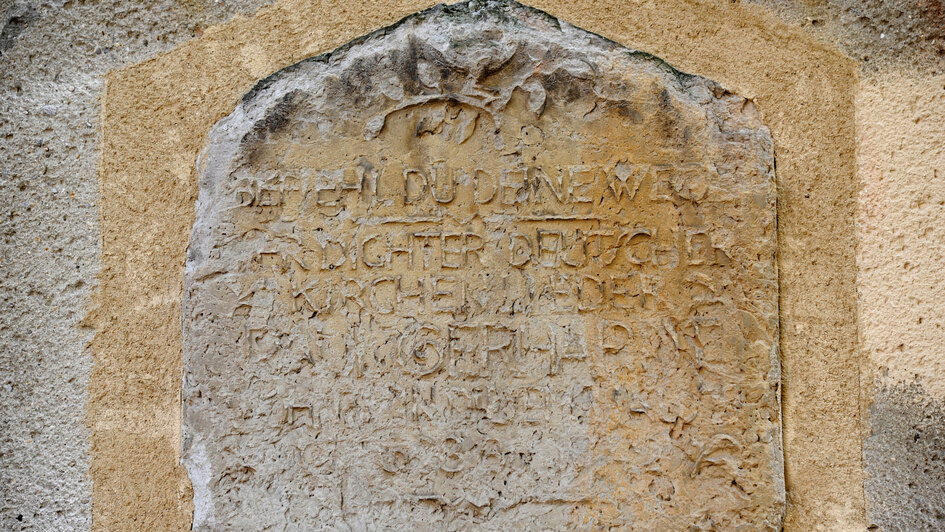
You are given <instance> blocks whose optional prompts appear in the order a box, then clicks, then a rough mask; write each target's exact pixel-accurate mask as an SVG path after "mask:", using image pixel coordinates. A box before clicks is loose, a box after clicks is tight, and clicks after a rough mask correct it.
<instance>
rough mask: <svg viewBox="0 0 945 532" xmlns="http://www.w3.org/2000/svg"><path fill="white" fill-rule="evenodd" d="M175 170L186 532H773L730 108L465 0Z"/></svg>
mask: <svg viewBox="0 0 945 532" xmlns="http://www.w3.org/2000/svg"><path fill="white" fill-rule="evenodd" d="M200 167H201V177H200V195H199V198H198V201H197V207H196V211H197V218H196V221H195V224H194V229H193V233H192V240H191V249H190V252H189V259H188V263H187V276H186V284H185V300H184V306H183V313H184V322H183V323H184V367H185V373H184V389H183V393H184V416H183V424H184V432H183V438H184V447H183V449H184V462H185V464H186V465H187V467H188V468H189V471H190V473H191V479H192V481H193V482H194V494H195V500H194V502H195V507H196V514H195V523H194V524H195V527H196V528H197V529H207V530H212V529H231V528H257V527H272V526H276V527H279V526H290V527H291V526H294V525H297V524H300V523H307V522H312V521H313V520H315V521H318V522H322V523H327V524H332V525H338V526H343V525H344V524H347V525H348V526H351V527H354V528H364V527H367V528H371V527H374V526H378V525H380V524H381V523H383V524H384V525H385V526H394V527H397V528H409V527H412V526H423V525H424V524H425V523H427V524H428V523H432V522H438V523H446V524H445V525H444V526H446V527H447V528H448V529H461V528H466V527H470V526H472V527H477V528H485V529H507V528H510V527H512V528H519V527H526V528H528V527H533V526H537V527H541V528H550V529H561V528H569V529H596V528H599V527H607V526H610V527H618V528H636V529H653V528H678V527H683V526H689V525H692V524H693V523H695V524H697V525H698V526H703V527H710V528H711V527H722V528H737V527H740V526H749V525H750V526H752V527H756V528H762V529H772V530H773V529H777V528H778V527H779V526H780V523H781V519H782V512H783V502H784V494H783V473H782V463H781V444H780V429H779V417H780V409H779V404H778V391H779V380H780V366H779V363H778V358H777V344H776V338H777V323H778V320H777V316H778V312H777V270H776V267H775V249H776V243H775V229H776V228H775V193H776V190H775V184H774V159H773V143H772V140H771V137H770V133H769V132H768V130H767V128H765V127H764V126H763V125H762V124H761V122H760V120H759V118H758V116H757V113H755V112H753V107H752V105H751V104H750V103H749V102H747V101H746V100H744V99H742V98H740V97H737V96H735V95H733V94H731V93H729V92H728V91H726V90H724V89H723V88H721V87H720V86H719V85H717V84H715V83H713V82H711V81H708V80H706V79H704V78H701V77H698V76H689V75H685V74H681V73H679V72H676V71H673V70H672V69H669V68H666V66H665V65H664V64H662V63H659V62H656V61H653V60H651V59H648V58H644V57H639V56H638V55H634V54H632V53H630V51H629V50H626V49H625V48H623V47H620V46H619V45H616V44H614V43H612V42H610V41H607V40H605V39H602V38H600V37H597V36H595V35H592V34H589V33H587V32H584V31H582V30H578V29H576V28H573V27H572V26H570V25H568V24H565V23H561V22H558V21H557V20H555V19H553V18H551V17H549V16H548V15H546V14H544V13H541V12H538V11H535V10H532V9H530V8H525V7H524V6H521V5H520V4H516V3H514V2H469V3H463V4H458V5H454V6H451V7H449V8H445V7H438V8H434V9H432V10H429V11H426V12H423V13H420V14H417V15H414V16H411V17H409V18H407V19H405V20H404V21H402V22H400V23H398V24H397V25H395V26H393V27H390V28H386V29H384V30H381V31H379V32H378V33H375V34H373V35H370V36H367V37H365V38H362V39H359V40H358V41H356V42H355V43H354V44H351V45H349V46H345V47H343V48H342V49H341V50H340V51H337V52H333V53H331V54H327V55H322V56H319V57H316V58H314V59H312V60H309V61H306V62H303V63H300V64H298V65H295V66H294V67H292V68H291V69H290V70H288V71H286V72H283V73H280V74H277V75H275V76H271V77H270V78H267V80H265V82H264V83H263V84H262V85H260V86H257V88H256V89H254V91H253V93H252V95H251V96H250V97H248V98H244V99H243V101H242V103H241V104H240V105H239V107H237V109H236V111H234V113H233V114H231V115H230V116H229V117H227V118H226V119H224V120H222V121H221V122H220V123H218V124H217V125H216V126H215V127H214V128H213V130H212V131H211V134H210V141H209V147H208V148H207V150H206V151H205V152H204V154H203V155H202V156H201V160H200ZM273 485H279V486H282V487H283V489H281V490H279V491H278V492H273V491H271V490H269V489H267V486H273Z"/></svg>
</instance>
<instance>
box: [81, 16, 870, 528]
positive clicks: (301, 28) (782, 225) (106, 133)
mask: <svg viewBox="0 0 945 532" xmlns="http://www.w3.org/2000/svg"><path fill="white" fill-rule="evenodd" d="M529 3H530V4H531V5H533V6H534V7H537V8H539V9H543V10H545V11H548V12H549V13H551V14H552V15H555V16H557V17H559V18H560V19H562V20H566V21H568V22H570V23H572V24H575V25H577V26H580V27H582V28H585V29H587V30H590V31H593V32H596V33H599V34H601V35H604V36H606V37H608V38H611V39H613V40H615V41H617V42H620V43H622V44H624V45H626V46H629V47H631V48H636V49H640V50H643V51H646V52H650V53H653V54H655V55H657V56H659V57H661V58H663V59H665V60H666V61H667V62H669V63H670V64H672V65H673V66H675V67H677V68H679V69H680V70H683V71H687V72H691V73H695V74H701V75H703V76H706V77H709V78H712V79H714V80H716V81H718V82H720V83H722V84H723V85H725V86H726V87H728V88H730V89H732V90H733V91H735V92H737V93H739V94H741V95H742V96H746V97H748V98H751V99H753V100H754V102H755V104H756V105H757V107H758V108H759V110H760V111H761V112H762V114H763V116H764V120H765V122H766V123H767V124H768V125H769V126H770V127H771V130H772V134H773V136H774V139H775V145H776V153H777V160H778V168H777V173H778V186H779V192H778V201H779V210H778V215H779V230H778V238H779V267H780V282H781V296H780V302H781V311H780V312H781V353H782V368H783V372H784V373H783V393H782V397H783V423H784V448H785V468H786V477H787V478H786V480H787V487H788V492H789V498H788V509H787V516H786V521H785V527H786V528H788V529H802V530H808V529H820V528H822V529H831V530H835V529H854V528H859V529H862V528H863V523H864V522H863V519H864V517H863V489H862V471H863V468H862V464H861V451H860V442H861V437H862V430H863V422H862V412H861V408H860V402H859V397H860V391H861V388H860V383H859V379H860V370H859V360H860V358H859V357H860V354H859V351H858V347H857V330H856V324H857V321H856V319H857V316H856V293H855V286H854V282H855V275H856V269H855V242H856V233H855V225H854V220H855V215H856V212H857V209H856V203H855V201H856V197H857V196H856V193H857V181H856V155H855V135H854V91H855V85H856V76H855V69H854V65H853V64H852V62H851V61H849V60H847V59H845V58H843V57H842V56H840V55H839V54H837V53H835V52H834V51H832V50H829V49H827V48H825V47H823V46H822V45H820V44H817V43H815V42H814V41H813V40H812V39H811V38H810V37H808V36H806V35H804V34H803V33H801V32H800V31H799V30H796V29H792V28H788V27H786V26H784V25H783V24H782V23H780V22H778V21H776V20H775V19H773V18H772V17H770V16H768V15H767V14H766V13H764V12H762V11H760V10H759V8H755V7H751V6H745V5H742V4H729V3H715V2H708V1H707V2H700V1H695V0H688V1H687V0H663V1H660V2H646V1H642V0H641V1H640V2H639V3H636V2H624V1H607V2H600V1H597V2H595V1H592V0H539V1H535V2H529ZM430 5H432V2H430V1H428V0H424V1H404V2H400V1H380V2H375V3H371V4H364V3H356V4H351V3H346V2H344V1H340V0H325V1H321V2H319V1H315V0H283V1H281V2H279V3H277V4H275V5H274V6H271V7H268V8H264V9H262V10H261V11H260V12H259V13H257V14H256V15H255V16H254V17H252V18H249V19H242V18H241V19H236V20H234V21H232V22H230V23H227V24H225V25H222V26H219V27H216V28H211V29H208V30H207V31H206V32H205V33H204V35H203V36H202V37H201V38H200V39H196V40H194V41H191V42H188V43H186V44H184V45H182V46H180V47H178V48H177V49H175V50H173V51H171V52H168V53H166V54H163V55H161V56H158V57H156V58H154V59H152V60H150V61H147V62H144V63H141V64H138V65H134V66H131V67H128V68H125V69H122V70H118V71H115V72H112V73H110V74H109V75H108V76H107V80H106V88H105V93H104V96H103V105H102V108H103V121H102V124H103V125H102V127H103V132H102V156H101V163H100V169H99V180H100V193H101V199H100V212H101V231H102V272H101V276H100V288H99V291H98V293H97V294H96V296H95V307H94V309H93V311H92V312H91V314H90V318H91V322H92V323H93V324H94V326H95V329H96V336H95V339H94V341H93V343H92V353H93V357H94V369H93V373H92V379H91V384H90V390H89V396H90V401H89V407H88V423H89V426H90V428H91V432H92V465H91V476H92V480H93V507H92V512H93V527H94V528H95V529H96V530H162V529H171V530H186V529H189V528H190V518H191V512H192V503H191V494H190V488H189V482H188V480H187V477H186V474H185V473H184V471H183V469H182V468H181V467H180V465H179V450H180V384H181V308H180V304H181V295H182V280H183V265H184V259H185V253H186V249H187V242H188V237H189V233H190V229H191V226H192V224H193V217H194V212H193V209H194V200H195V198H196V193H197V185H196V173H195V170H194V161H195V159H196V156H197V153H198V152H199V150H200V149H201V147H202V144H203V142H204V140H205V137H206V134H207V132H208V131H209V129H210V127H211V126H212V125H213V124H214V123H215V122H216V121H217V120H219V119H220V118H222V117H223V116H225V115H226V114H228V113H229V112H230V111H231V110H232V109H233V108H234V107H235V105H236V102H237V101H238V100H239V98H240V97H241V96H242V95H243V94H244V93H245V92H247V91H248V90H249V89H250V88H251V87H252V86H253V84H254V83H255V82H256V80H258V79H260V78H263V77H265V76H267V75H269V74H270V73H272V72H275V71H276V70H278V69H280V68H283V67H285V66H288V65H290V64H292V63H294V62H297V61H299V60H301V59H303V58H305V57H308V56H311V55H315V54H317V53H320V52H324V51H326V50H330V49H332V48H335V47H337V46H338V45H341V44H343V43H345V42H347V41H348V40H350V39H352V38H355V37H357V36H359V35H363V34H365V33H368V32H370V31H373V30H375V29H377V28H379V27H383V26H385V25H388V24H391V23H393V22H395V21H396V20H398V19H399V18H401V17H403V16H406V15H408V14H409V13H412V12H414V11H418V10H420V9H423V8H426V7H429V6H430Z"/></svg>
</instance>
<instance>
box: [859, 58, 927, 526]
mask: <svg viewBox="0 0 945 532" xmlns="http://www.w3.org/2000/svg"><path fill="white" fill-rule="evenodd" d="M857 108H858V110H859V111H858V113H857V125H858V128H857V129H858V131H857V141H858V144H859V175H860V180H861V183H862V189H861V190H860V213H859V227H860V249H859V253H858V260H857V262H858V267H859V279H858V282H857V284H858V290H859V296H860V324H861V338H862V342H863V348H864V351H865V353H866V355H867V357H868V364H867V366H866V368H867V372H868V373H866V375H868V376H870V377H871V379H872V383H871V385H870V390H871V391H872V390H875V392H874V395H872V397H871V403H872V406H871V408H870V412H871V417H870V421H869V426H870V436H869V438H868V439H867V440H866V442H865V446H864V459H865V461H866V468H867V471H868V474H869V476H870V477H869V479H868V480H867V482H866V495H867V497H868V502H869V505H868V507H869V518H870V521H871V522H872V523H876V524H878V525H879V526H881V527H882V528H884V529H889V530H936V529H941V528H942V527H943V526H945V503H943V498H942V493H945V472H943V468H942V465H941V464H942V461H943V457H945V454H943V453H945V445H943V440H942V434H943V433H945V417H943V415H942V409H941V404H942V401H943V400H945V311H943V308H942V301H941V298H940V297H939V295H940V294H941V293H942V291H943V289H945V269H943V268H942V261H943V259H945V245H943V244H942V242H943V241H945V231H943V229H942V227H943V223H942V222H943V220H945V148H943V142H942V141H943V139H945V76H943V75H931V74H927V73H926V74H920V75H917V74H916V73H915V72H912V71H902V70H900V69H892V68H890V69H889V70H888V71H886V72H885V73H883V74H882V75H879V74H876V75H871V76H868V77H866V78H865V79H864V80H863V81H862V82H861V84H860V87H859V90H858V93H857ZM913 437H914V438H915V439H914V440H913V439H911V438H913Z"/></svg>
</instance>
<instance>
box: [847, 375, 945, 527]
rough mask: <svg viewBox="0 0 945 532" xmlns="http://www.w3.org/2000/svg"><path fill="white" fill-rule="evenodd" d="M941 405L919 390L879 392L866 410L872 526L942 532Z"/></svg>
mask: <svg viewBox="0 0 945 532" xmlns="http://www.w3.org/2000/svg"><path fill="white" fill-rule="evenodd" d="M943 418H945V401H942V400H941V399H931V398H930V397H929V396H928V395H927V394H926V393H925V392H924V391H923V390H922V388H921V387H920V386H918V385H912V386H905V385H894V386H887V387H883V388H882V389H881V390H879V391H878V392H877V393H876V394H875V395H874V397H873V405H872V406H871V407H870V425H871V434H870V436H869V438H868V439H867V440H866V443H865V445H864V448H863V455H864V459H865V461H866V465H867V471H868V473H869V478H868V479H867V480H866V496H867V500H868V502H869V517H870V524H871V525H872V526H875V527H878V528H879V529H880V530H928V531H934V530H941V529H942V525H943V524H945V490H943V489H942V487H943V486H945V423H942V419H943Z"/></svg>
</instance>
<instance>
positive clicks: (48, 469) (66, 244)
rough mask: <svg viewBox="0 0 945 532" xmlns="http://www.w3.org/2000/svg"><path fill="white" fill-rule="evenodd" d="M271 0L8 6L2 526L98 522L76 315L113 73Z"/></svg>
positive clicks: (1, 17) (2, 70)
mask: <svg viewBox="0 0 945 532" xmlns="http://www.w3.org/2000/svg"><path fill="white" fill-rule="evenodd" d="M262 3H263V2H253V1H238V2H227V3H226V5H225V6H224V5H222V4H220V3H216V2H212V1H206V2H203V1H198V2H187V3H180V2H174V1H156V2H147V3H142V2H122V1H107V2H94V3H92V2H74V1H68V2H63V1H48V2H47V1H42V2H41V1H24V2H19V1H18V2H11V1H7V0H3V1H0V294H2V310H0V529H3V530H18V529H21V528H22V529H30V530H83V529H87V528H88V527H89V526H90V523H91V479H90V478H89V476H88V451H89V439H88V430H87V429H86V425H85V420H86V415H85V414H86V404H87V400H86V397H87V387H88V382H89V372H90V369H91V366H92V359H91V355H90V353H89V352H88V351H87V350H86V344H87V342H88V341H89V340H90V339H91V329H90V328H88V327H87V326H85V325H84V324H83V323H82V322H81V320H82V318H83V316H84V315H85V312H86V308H87V307H88V305H89V296H90V291H91V289H92V287H93V286H94V285H95V282H96V281H95V275H96V273H97V272H98V269H99V233H98V222H99V213H98V184H97V178H96V164H97V163H98V161H99V158H98V152H99V146H98V143H99V141H100V128H101V122H100V120H99V118H100V111H101V108H100V106H99V97H100V96H101V92H102V88H103V86H104V76H105V73H106V72H107V71H109V70H111V69H116V68H120V67H123V66H126V65H129V64H132V63H135V62H139V61H142V60H145V59H148V58H150V57H153V56H155V55H156V54H157V53H159V52H162V51H166V50H169V49H171V48H172V47H173V46H174V45H176V44H177V43H179V42H182V41H186V40H187V39H190V38H193V37H195V36H197V35H198V34H200V32H201V31H202V30H201V28H203V27H206V26H207V25H210V24H217V23H220V22H223V21H225V20H227V19H228V18H230V16H231V15H232V14H234V13H240V12H241V13H251V12H253V11H255V10H256V9H257V8H258V7H259V6H260V5H262Z"/></svg>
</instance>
